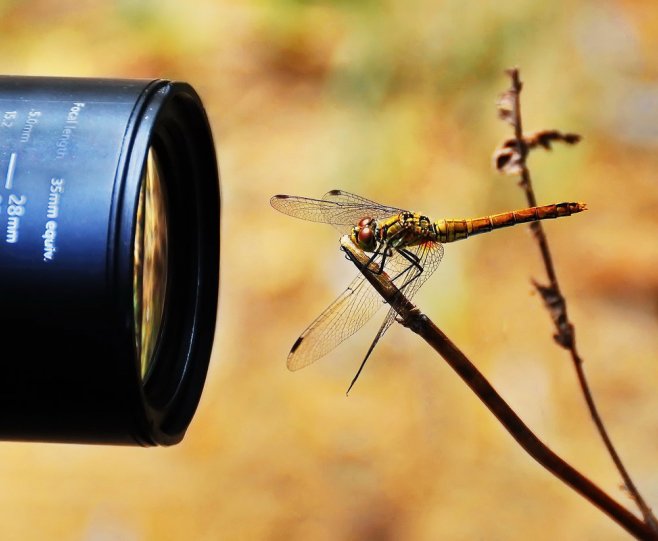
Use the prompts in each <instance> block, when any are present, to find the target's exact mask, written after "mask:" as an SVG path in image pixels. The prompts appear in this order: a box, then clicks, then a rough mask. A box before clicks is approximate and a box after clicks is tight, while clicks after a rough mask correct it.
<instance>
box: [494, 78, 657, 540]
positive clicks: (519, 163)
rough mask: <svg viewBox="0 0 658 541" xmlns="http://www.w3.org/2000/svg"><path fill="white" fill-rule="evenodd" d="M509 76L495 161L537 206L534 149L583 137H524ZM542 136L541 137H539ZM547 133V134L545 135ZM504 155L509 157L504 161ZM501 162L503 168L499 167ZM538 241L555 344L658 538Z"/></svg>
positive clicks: (537, 229) (539, 229) (544, 243)
mask: <svg viewBox="0 0 658 541" xmlns="http://www.w3.org/2000/svg"><path fill="white" fill-rule="evenodd" d="M507 74H508V75H509V77H510V79H511V87H510V88H509V89H508V90H507V91H506V92H505V93H504V94H503V95H502V96H501V97H500V99H499V101H498V114H499V116H500V118H501V119H503V120H505V121H506V122H508V123H509V124H511V125H512V127H513V128H514V138H512V139H509V140H507V141H506V142H505V143H504V144H503V146H502V147H501V148H499V149H498V150H497V151H496V152H495V153H494V161H495V163H496V167H497V169H498V170H499V171H501V172H503V173H505V174H518V175H519V176H520V177H521V179H520V181H519V186H520V187H521V188H522V189H523V190H524V192H525V195H526V199H527V201H528V205H529V206H531V207H534V206H536V205H537V200H536V198H535V193H534V190H533V188H532V180H531V178H530V171H529V169H528V166H527V156H528V152H529V151H530V149H532V148H534V147H536V146H538V145H539V146H542V147H544V148H550V144H551V142H554V141H562V142H565V143H567V144H574V143H577V142H578V141H580V136H579V135H576V134H562V133H560V132H559V131H557V130H545V131H540V132H535V133H534V134H531V135H529V136H528V135H526V136H524V134H523V125H522V120H521V106H520V93H521V89H522V87H523V85H522V83H521V80H520V78H519V70H518V69H510V70H507ZM538 134H539V135H538ZM542 134H543V135H542ZM503 156H504V157H506V158H505V159H503ZM499 162H500V163H502V166H501V167H499V166H498V165H499ZM530 227H531V229H532V232H533V234H534V237H535V240H536V241H537V244H538V246H539V250H540V252H541V255H542V259H543V261H544V267H545V268H546V274H547V277H548V282H549V283H548V285H544V284H540V283H538V282H537V281H535V280H533V285H534V286H535V288H536V289H537V291H538V292H539V294H540V295H541V297H542V299H543V301H544V305H545V306H546V308H547V309H548V312H549V314H550V316H551V319H552V320H553V323H554V325H555V329H556V333H555V335H554V336H553V337H554V338H555V341H556V342H557V343H558V344H559V345H560V346H562V347H563V348H565V349H566V350H567V351H569V353H570V355H571V359H572V361H573V365H574V368H575V370H576V374H577V377H578V382H579V383H580V387H581V390H582V393H583V396H584V397H585V401H586V403H587V407H588V408H589V411H590V415H591V416H592V419H593V420H594V424H595V425H596V428H597V430H598V431H599V434H600V435H601V438H602V439H603V442H604V444H605V446H606V448H607V450H608V453H609V454H610V456H611V458H612V460H613V462H614V463H615V466H616V467H617V470H618V471H619V473H620V475H621V476H622V478H623V480H624V485H625V487H626V489H627V491H628V493H629V494H630V496H631V497H632V499H633V500H634V501H635V502H636V503H637V505H638V507H639V509H640V511H641V513H642V516H643V517H644V520H645V522H646V525H647V527H648V528H650V529H651V530H652V531H653V533H654V535H658V521H657V520H656V518H655V516H654V515H653V513H652V512H651V509H650V508H649V506H648V505H647V504H646V502H645V501H644V499H643V498H642V496H641V495H640V493H639V491H638V490H637V488H636V487H635V484H634V483H633V481H632V480H631V478H630V475H629V474H628V472H627V471H626V468H625V467H624V464H623V463H622V461H621V459H620V458H619V455H618V453H617V451H616V450H615V448H614V446H613V444H612V441H611V439H610V437H609V436H608V433H607V431H606V429H605V426H604V424H603V420H602V419H601V416H600V415H599V413H598V410H597V408H596V404H595V402H594V398H593V396H592V392H591V390H590V388H589V384H588V382H587V378H586V376H585V371H584V369H583V359H582V358H581V357H580V355H579V354H578V351H577V349H576V338H575V328H574V326H573V324H572V323H571V321H570V320H569V316H568V314H567V304H566V300H565V299H564V296H563V295H562V292H561V291H560V285H559V283H558V280H557V275H556V273H555V267H554V265H553V258H552V256H551V252H550V250H549V247H548V240H547V239H546V234H545V233H544V228H543V226H542V224H541V223H540V222H533V223H531V224H530Z"/></svg>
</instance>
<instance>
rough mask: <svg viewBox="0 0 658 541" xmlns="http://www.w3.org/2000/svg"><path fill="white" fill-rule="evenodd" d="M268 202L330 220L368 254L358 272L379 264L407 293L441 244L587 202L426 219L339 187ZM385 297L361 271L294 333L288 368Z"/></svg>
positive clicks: (434, 261)
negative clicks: (319, 196) (315, 196)
mask: <svg viewBox="0 0 658 541" xmlns="http://www.w3.org/2000/svg"><path fill="white" fill-rule="evenodd" d="M270 204H271V205H272V207H274V208H275V209H276V210H278V211H280V212H282V213H283V214H287V215H289V216H293V217H294V218H299V219H302V220H306V221H310V222H321V223H327V224H331V225H332V226H334V227H335V228H336V229H337V230H338V232H339V233H340V234H341V235H347V236H348V237H349V239H350V240H351V242H352V243H353V244H354V246H356V247H357V248H358V249H359V250H362V251H363V252H365V253H367V254H372V255H371V256H370V259H369V261H368V264H367V265H364V269H363V272H376V273H381V272H385V273H386V274H387V275H388V276H389V277H391V281H392V282H393V283H394V284H395V285H396V286H397V288H398V290H399V291H400V293H401V294H402V295H404V297H406V298H407V299H408V300H411V299H412V298H413V297H414V295H415V294H416V293H417V292H418V290H419V289H420V288H421V287H422V285H423V284H424V283H425V282H426V281H427V279H428V278H429V277H430V276H431V275H432V274H433V273H434V271H435V270H436V269H437V267H438V266H439V263H441V259H442V257H443V244H445V243H448V242H454V241H457V240H462V239H466V238H468V237H470V236H473V235H477V234H480V233H487V232H489V231H493V230H494V229H500V228H504V227H509V226H513V225H517V224H521V223H526V222H535V221H539V220H546V219H551V218H560V217H563V216H570V215H571V214H576V213H578V212H582V211H583V210H587V205H586V204H584V203H554V204H551V205H544V206H539V207H530V208H525V209H521V210H515V211H509V212H503V213H501V214H493V215H490V216H484V217H481V218H472V219H442V220H437V221H432V220H431V219H430V218H429V217H428V216H425V215H424V214H421V213H418V212H411V211H408V210H404V209H401V208H397V207H392V206H388V205H382V204H380V203H376V202H375V201H371V200H370V199H366V198H364V197H361V196H359V195H355V194H353V193H349V192H346V191H344V190H331V191H330V192H327V193H326V194H325V195H324V197H323V198H322V199H312V198H308V197H299V196H293V195H275V196H274V197H272V198H271V199H270ZM309 245H312V242H310V243H309ZM371 264H373V265H371ZM373 269H376V270H373ZM383 304H384V302H383V301H382V299H381V297H380V296H379V293H377V291H376V290H375V289H374V288H373V287H372V286H371V285H370V283H369V282H368V281H367V279H366V278H365V277H364V275H363V273H359V274H358V275H357V277H356V278H354V280H352V282H351V283H350V284H349V285H348V286H347V288H346V289H345V291H343V293H342V294H341V295H340V296H339V297H338V298H337V299H336V300H335V301H334V302H332V303H331V304H330V305H329V306H328V307H327V308H326V309H325V310H324V311H323V312H322V313H321V314H320V315H319V316H318V317H317V318H316V319H315V320H314V321H313V322H312V323H311V324H310V325H309V326H308V327H307V328H306V330H305V331H304V332H302V334H301V335H300V337H299V338H298V339H297V340H296V341H295V343H294V344H293V346H292V348H291V350H290V353H289V355H288V360H287V367H288V369H290V370H292V371H295V370H299V369H301V368H304V367H305V366H308V365H310V364H312V363H313V362H315V361H317V360H318V359H320V358H321V357H324V356H325V355H326V354H327V353H329V352H330V351H332V350H333V349H334V348H335V347H336V346H338V345H339V344H340V343H342V342H343V341H344V340H346V339H347V338H349V337H350V336H352V335H353V334H354V333H355V332H357V331H358V330H359V329H360V328H361V327H363V326H364V325H365V324H366V322H367V321H369V320H370V319H371V318H372V316H374V314H375V313H376V312H377V311H378V310H379V308H381V307H382V305H383ZM395 319H396V310H395V306H391V307H390V308H389V310H388V312H387V314H386V317H385V318H384V321H383V323H382V324H381V326H380V327H379V331H378V332H377V334H376V335H375V338H374V340H373V342H372V344H371V345H370V347H369V349H368V351H367V352H366V355H365V358H364V359H363V361H362V362H361V365H360V366H359V369H358V371H357V372H356V375H355V376H354V378H353V379H352V382H351V383H350V386H349V388H348V389H347V393H348V394H349V392H350V390H351V389H352V387H353V386H354V384H355V383H356V381H357V379H358V378H359V375H360V374H361V372H362V370H363V368H364V366H365V364H366V361H367V360H368V358H369V357H370V354H371V353H372V351H373V349H374V348H375V346H376V345H377V342H378V341H379V340H380V339H381V338H382V336H383V335H384V333H385V332H386V331H387V330H388V328H389V327H390V326H391V324H392V323H393V322H394V321H395Z"/></svg>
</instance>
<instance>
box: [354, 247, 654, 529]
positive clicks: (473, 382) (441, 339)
mask: <svg viewBox="0 0 658 541" xmlns="http://www.w3.org/2000/svg"><path fill="white" fill-rule="evenodd" d="M341 246H342V249H343V250H344V251H345V253H346V254H347V256H348V258H349V259H350V260H351V261H352V262H353V263H354V264H355V265H356V267H357V268H358V269H359V270H360V271H361V273H362V274H363V275H364V276H365V277H366V279H367V280H368V282H370V284H371V285H372V286H373V287H374V288H375V289H376V290H377V292H378V293H379V294H380V295H381V296H382V297H383V298H384V300H385V301H386V302H387V303H388V304H389V305H391V306H393V308H394V309H395V311H396V312H397V313H398V315H399V316H400V319H401V321H400V322H401V323H402V324H403V325H404V326H405V327H409V328H410V329H411V330H412V331H414V332H415V333H416V334H418V335H419V336H421V337H422V338H423V339H424V340H425V341H426V342H427V343H428V344H429V345H430V346H432V348H434V350H436V351H437V353H439V354H440V355H441V356H442V357H443V358H444V359H445V360H446V362H447V363H448V364H449V365H450V366H451V368H452V369H453V370H454V371H455V372H457V374H458V375H459V376H460V377H461V378H462V380H464V382H465V383H466V384H467V385H468V386H469V387H470V388H471V390H472V391H473V392H474V393H475V394H476V395H477V396H478V398H479V399H480V400H481V401H482V402H483V403H484V404H485V406H486V407H487V408H488V409H489V411H491V412H492V413H493V414H494V415H495V416H496V418H497V419H498V420H499V421H500V423H501V424H502V425H503V426H504V427H505V429H506V430H507V431H508V432H509V433H510V434H511V436H512V437H513V438H514V439H515V440H516V441H517V442H518V443H519V445H521V447H523V449H525V451H526V452H527V453H528V454H529V455H530V456H531V457H532V458H534V459H535V460H536V461H537V462H539V463H540V464H541V465H542V466H543V467H544V468H546V469H547V470H548V471H550V472H551V473H552V474H553V475H555V476H556V477H557V478H558V479H560V480H562V481H563V482H564V483H566V484H567V485H569V486H570V487H571V488H572V489H573V490H575V491H576V492H577V493H578V494H580V495H581V496H583V497H584V498H586V499H587V500H589V501H590V502H591V503H592V504H594V505H595V506H596V507H598V508H599V509H600V510H601V511H603V512H604V513H605V514H607V515H608V516H609V517H610V518H611V519H613V520H614V521H615V522H617V524H619V525H620V526H621V527H622V528H624V529H625V530H626V531H627V532H629V533H630V534H631V535H633V536H634V537H636V538H637V539H650V540H656V539H658V535H656V534H655V533H654V532H652V531H651V529H650V528H649V527H648V526H647V525H646V524H645V523H643V522H642V521H641V520H639V519H638V518H637V517H636V516H634V515H633V514H632V513H630V512H629V511H628V510H627V509H625V508H624V507H623V506H622V505H620V504H619V503H617V502H616V501H615V500H613V499H612V498H611V497H610V496H608V495H607V494H606V493H605V492H603V491H602V490H601V489H600V488H599V487H598V486H596V485H595V484H594V483H592V481H590V480H589V479H588V478H587V477H585V476H584V475H583V474H581V473H580V472H578V471H577V470H576V469H575V468H573V467H572V466H571V465H569V464H568V463H567V462H565V461H564V460H563V459H561V458H560V457H559V456H558V455H556V454H555V453H554V452H553V451H551V450H550V449H549V448H548V447H547V446H546V445H545V444H544V443H543V442H542V441H541V440H540V439H539V438H538V437H537V436H535V434H534V433H533V432H532V431H531V430H530V429H529V428H528V427H527V426H526V424H525V423H524V422H523V421H522V420H521V419H520V418H519V416H518V415H517V414H516V413H515V412H514V410H512V408H511V407H510V406H509V405H508V404H507V402H505V400H503V398H502V397H501V396H500V395H499V394H498V392H496V390H495V389H494V388H493V386H492V385H491V384H490V383H489V382H488V381H487V379H486V378H485V377H484V376H483V375H482V373H481V372H480V371H479V370H478V369H477V368H476V367H475V365H474V364H473V363H472V362H471V361H470V360H469V359H468V358H467V357H466V355H464V353H462V351H461V350H460V349H459V348H458V347H457V346H456V345H455V344H454V343H453V342H452V341H451V340H450V339H449V338H448V337H447V336H446V335H445V334H443V332H442V331H441V330H440V329H439V328H438V327H437V326H436V325H435V324H434V323H432V321H430V319H429V318H428V317H427V316H425V315H424V314H422V313H421V312H420V310H418V309H417V308H416V307H415V306H414V305H413V304H412V303H411V302H410V301H409V300H408V299H407V298H406V297H405V296H404V295H403V294H402V293H401V292H400V291H399V290H398V288H397V287H396V286H395V285H394V284H393V282H391V280H390V278H389V276H387V274H386V273H384V272H382V273H380V274H376V273H375V272H372V270H369V269H366V265H368V262H369V261H370V258H369V257H368V255H367V254H365V253H364V252H362V251H361V250H359V249H358V248H357V247H356V246H355V245H354V244H353V243H352V241H351V240H350V239H349V237H347V236H344V237H343V238H342V239H341ZM371 266H372V263H371Z"/></svg>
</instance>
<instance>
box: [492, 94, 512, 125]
mask: <svg viewBox="0 0 658 541" xmlns="http://www.w3.org/2000/svg"><path fill="white" fill-rule="evenodd" d="M496 108H497V109H498V118H500V119H501V120H504V121H505V122H507V123H508V124H511V125H512V126H513V125H514V118H515V117H514V93H513V92H512V91H511V90H508V91H507V92H503V93H502V94H501V95H500V96H499V97H498V101H496Z"/></svg>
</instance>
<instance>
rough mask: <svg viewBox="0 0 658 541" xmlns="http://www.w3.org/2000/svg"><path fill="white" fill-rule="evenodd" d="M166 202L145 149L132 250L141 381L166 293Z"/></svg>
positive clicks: (151, 151) (155, 162) (152, 158)
mask: <svg viewBox="0 0 658 541" xmlns="http://www.w3.org/2000/svg"><path fill="white" fill-rule="evenodd" d="M167 245H168V241H167V201H166V197H165V191H164V186H163V184H162V176H161V174H160V167H159V164H158V159H157V155H156V153H155V150H154V149H153V147H151V148H150V149H149V153H148V158H147V161H146V166H145V168H144V176H143V178H142V183H141V188H140V192H139V203H138V206H137V218H136V226H135V246H134V249H133V258H134V261H133V269H134V271H133V286H134V289H133V308H134V311H135V345H136V348H137V358H138V359H139V363H140V374H141V377H142V380H144V379H145V378H146V377H147V375H148V373H149V369H150V368H151V366H152V365H153V358H154V353H155V349H156V346H157V344H158V337H159V335H160V330H161V327H162V321H163V314H164V308H165V300H166V293H167V267H168V264H169V263H168V246H167Z"/></svg>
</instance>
